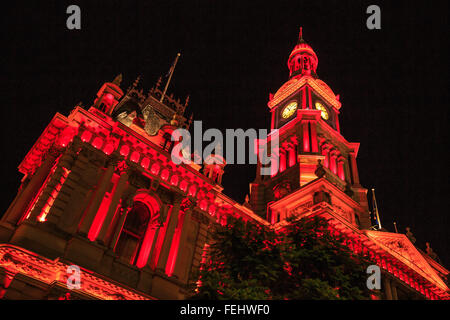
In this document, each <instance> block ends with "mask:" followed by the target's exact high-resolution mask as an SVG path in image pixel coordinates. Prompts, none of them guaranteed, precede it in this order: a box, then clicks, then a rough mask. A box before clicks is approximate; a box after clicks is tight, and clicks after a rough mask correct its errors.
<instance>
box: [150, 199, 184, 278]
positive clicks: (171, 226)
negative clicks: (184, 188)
mask: <svg viewBox="0 0 450 320" xmlns="http://www.w3.org/2000/svg"><path fill="white" fill-rule="evenodd" d="M181 200H182V197H181V195H177V196H176V199H175V201H174V204H173V207H172V212H171V214H170V218H169V221H168V225H167V229H166V234H165V237H164V241H163V244H162V247H161V252H160V254H159V257H156V258H157V261H158V262H157V264H156V270H159V271H160V272H162V273H164V269H165V266H166V263H167V258H168V256H169V251H170V247H171V245H172V238H173V235H174V233H175V228H176V226H177V222H178V216H179V211H180V204H181Z"/></svg>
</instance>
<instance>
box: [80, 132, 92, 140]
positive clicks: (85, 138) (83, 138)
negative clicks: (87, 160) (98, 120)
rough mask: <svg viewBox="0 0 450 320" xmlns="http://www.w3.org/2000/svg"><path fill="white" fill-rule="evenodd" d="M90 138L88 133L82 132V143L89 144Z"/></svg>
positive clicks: (90, 134) (90, 135)
mask: <svg viewBox="0 0 450 320" xmlns="http://www.w3.org/2000/svg"><path fill="white" fill-rule="evenodd" d="M91 138H92V133H91V132H90V131H87V130H86V131H84V132H83V134H82V135H81V141H83V142H89V141H90V140H91Z"/></svg>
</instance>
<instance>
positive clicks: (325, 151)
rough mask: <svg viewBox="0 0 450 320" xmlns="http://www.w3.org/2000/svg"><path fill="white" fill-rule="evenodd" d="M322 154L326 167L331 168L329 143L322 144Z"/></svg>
mask: <svg viewBox="0 0 450 320" xmlns="http://www.w3.org/2000/svg"><path fill="white" fill-rule="evenodd" d="M322 155H323V156H325V158H324V166H325V168H330V145H329V144H328V143H326V142H325V143H324V144H322Z"/></svg>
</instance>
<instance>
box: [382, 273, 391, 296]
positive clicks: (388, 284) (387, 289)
mask: <svg viewBox="0 0 450 320" xmlns="http://www.w3.org/2000/svg"><path fill="white" fill-rule="evenodd" d="M383 282H384V292H385V294H386V299H387V300H392V291H391V281H390V280H389V279H388V278H387V277H383Z"/></svg>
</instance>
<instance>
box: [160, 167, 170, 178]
mask: <svg viewBox="0 0 450 320" xmlns="http://www.w3.org/2000/svg"><path fill="white" fill-rule="evenodd" d="M169 174H170V172H169V170H167V169H164V170H163V171H162V172H161V178H162V179H163V180H165V181H166V180H167V179H168V178H169Z"/></svg>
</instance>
